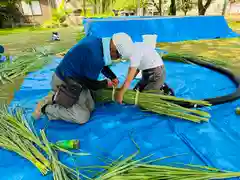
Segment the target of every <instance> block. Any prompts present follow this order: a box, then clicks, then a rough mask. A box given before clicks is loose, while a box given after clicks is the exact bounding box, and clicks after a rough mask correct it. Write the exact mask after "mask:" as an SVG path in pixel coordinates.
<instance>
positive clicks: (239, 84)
mask: <svg viewBox="0 0 240 180" xmlns="http://www.w3.org/2000/svg"><path fill="white" fill-rule="evenodd" d="M171 58H172V57H171ZM177 58H178V57H176V60H177ZM181 58H182V59H184V60H185V61H187V62H191V63H194V64H197V65H199V66H202V67H205V68H208V69H211V70H213V71H216V72H219V73H221V74H223V75H225V76H227V77H228V78H229V79H230V80H231V81H233V82H234V84H235V85H236V88H237V89H236V91H235V92H233V93H231V94H228V95H224V96H218V97H214V98H207V99H202V100H203V101H207V102H209V103H210V104H211V105H219V104H224V103H228V102H232V101H235V100H237V99H239V98H240V77H239V76H236V75H235V74H234V73H232V71H230V70H229V69H226V68H223V67H220V66H217V65H214V64H211V63H210V62H206V61H202V60H200V59H195V58H191V57H181ZM171 102H174V103H175V104H178V105H180V106H183V107H186V108H196V107H203V105H196V104H192V103H189V102H178V101H171Z"/></svg>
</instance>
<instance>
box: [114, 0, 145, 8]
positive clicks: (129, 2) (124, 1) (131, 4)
mask: <svg viewBox="0 0 240 180" xmlns="http://www.w3.org/2000/svg"><path fill="white" fill-rule="evenodd" d="M147 6H148V1H147V0H140V7H141V8H146V7H147ZM114 9H116V10H136V9H137V1H136V0H121V1H116V3H115V4H114Z"/></svg>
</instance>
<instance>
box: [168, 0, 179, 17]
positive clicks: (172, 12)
mask: <svg viewBox="0 0 240 180" xmlns="http://www.w3.org/2000/svg"><path fill="white" fill-rule="evenodd" d="M176 14H177V8H176V0H171V5H170V7H169V14H168V15H171V16H176Z"/></svg>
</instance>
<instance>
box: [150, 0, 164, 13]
mask: <svg viewBox="0 0 240 180" xmlns="http://www.w3.org/2000/svg"><path fill="white" fill-rule="evenodd" d="M151 1H152V3H153V5H154V6H155V7H156V8H157V10H158V12H159V14H161V13H162V8H159V7H160V6H158V5H157V4H156V2H155V1H154V0H151ZM159 1H160V0H159ZM161 5H162V4H161ZM161 7H162V6H161Z"/></svg>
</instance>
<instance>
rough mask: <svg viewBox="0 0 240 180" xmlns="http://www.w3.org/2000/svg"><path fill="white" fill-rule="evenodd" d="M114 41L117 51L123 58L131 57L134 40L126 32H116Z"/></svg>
mask: <svg viewBox="0 0 240 180" xmlns="http://www.w3.org/2000/svg"><path fill="white" fill-rule="evenodd" d="M112 40H113V43H114V45H115V46H116V48H117V51H118V52H119V54H120V55H121V56H122V57H123V58H129V57H130V56H131V54H132V50H133V41H132V39H131V37H130V36H129V35H128V34H126V33H123V32H122V33H116V34H114V35H113V37H112Z"/></svg>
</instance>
